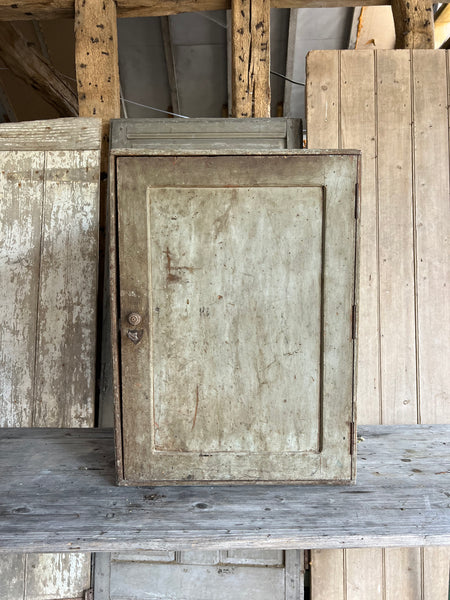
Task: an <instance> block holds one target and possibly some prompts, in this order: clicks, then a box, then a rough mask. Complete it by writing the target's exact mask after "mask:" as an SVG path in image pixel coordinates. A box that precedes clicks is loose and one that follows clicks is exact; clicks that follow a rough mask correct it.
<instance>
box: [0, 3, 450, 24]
mask: <svg viewBox="0 0 450 600" xmlns="http://www.w3.org/2000/svg"><path fill="white" fill-rule="evenodd" d="M448 1H449V0H446V2H444V3H447V2H448ZM90 4H91V3H90V2H89V5H90ZM116 4H117V16H118V17H162V16H164V15H176V14H179V13H185V12H200V11H204V10H225V9H229V8H230V7H231V0H117V3H116ZM390 4H391V0H272V1H271V8H331V7H339V6H349V7H354V6H383V5H390ZM74 14H75V8H74V0H17V2H11V0H0V21H21V20H32V19H36V20H43V19H64V18H73V17H74Z"/></svg>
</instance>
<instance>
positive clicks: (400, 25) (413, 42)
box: [392, 0, 434, 49]
mask: <svg viewBox="0 0 450 600" xmlns="http://www.w3.org/2000/svg"><path fill="white" fill-rule="evenodd" d="M392 14H393V15H394V25H395V36H396V42H395V47H396V48H397V49H402V48H411V49H418V48H423V49H433V48H434V26H433V6H432V3H431V0H392Z"/></svg>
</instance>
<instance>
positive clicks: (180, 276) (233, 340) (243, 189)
mask: <svg viewBox="0 0 450 600" xmlns="http://www.w3.org/2000/svg"><path fill="white" fill-rule="evenodd" d="M119 123H120V122H119ZM113 139H114V132H113ZM112 169H113V172H114V175H115V180H114V183H115V185H114V186H113V191H114V193H113V194H112V206H111V225H112V226H111V232H112V236H111V249H110V254H111V258H112V260H111V284H112V299H113V307H112V308H113V310H112V314H113V335H112V337H113V347H114V351H113V356H114V360H115V364H114V376H115V390H116V433H117V463H118V469H119V475H118V479H119V482H120V483H124V484H131V485H139V484H142V485H145V484H154V485H166V484H200V483H208V484H215V483H217V484H219V483H300V482H319V481H334V482H345V481H350V480H352V479H353V478H354V472H355V468H354V466H355V456H354V398H353V389H354V361H355V357H354V355H355V340H354V334H353V332H354V321H355V314H356V310H355V303H356V300H355V298H356V285H357V261H356V255H357V216H358V210H357V202H358V198H357V194H358V192H357V189H358V188H357V182H358V172H359V154H358V153H357V152H354V151H347V152H340V153H338V152H334V151H330V152H310V151H309V152H306V151H299V150H296V151H295V150H268V151H264V150H252V151H244V150H236V149H233V148H231V149H229V150H227V149H225V148H220V149H216V150H213V151H209V152H206V151H204V150H203V149H202V150H199V149H196V148H195V147H194V148H193V149H190V150H183V149H180V150H179V151H178V152H177V153H176V152H174V151H173V150H172V149H170V148H169V149H167V148H166V146H165V144H162V145H161V147H160V148H159V149H158V148H155V149H152V150H149V149H146V148H142V149H141V150H139V149H138V150H137V151H136V148H135V149H133V150H130V149H128V148H113V159H112Z"/></svg>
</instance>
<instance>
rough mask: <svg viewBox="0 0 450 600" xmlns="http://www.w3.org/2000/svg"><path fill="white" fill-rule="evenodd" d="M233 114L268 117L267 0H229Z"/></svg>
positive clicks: (268, 14) (268, 28)
mask: <svg viewBox="0 0 450 600" xmlns="http://www.w3.org/2000/svg"><path fill="white" fill-rule="evenodd" d="M231 27H232V33H231V43H232V53H231V54H232V58H231V60H232V98H233V111H232V112H233V116H234V117H239V118H242V117H263V118H264V117H270V2H269V0H233V1H232V3H231Z"/></svg>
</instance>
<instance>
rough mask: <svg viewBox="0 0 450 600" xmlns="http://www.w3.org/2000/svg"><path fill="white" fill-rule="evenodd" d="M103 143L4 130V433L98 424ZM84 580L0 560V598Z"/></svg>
mask: <svg viewBox="0 0 450 600" xmlns="http://www.w3.org/2000/svg"><path fill="white" fill-rule="evenodd" d="M100 144H101V121H99V120H98V119H78V118H75V119H56V120H50V121H31V122H26V123H8V124H2V125H1V127H0V309H1V310H0V427H92V426H93V425H94V410H95V364H96V356H95V354H96V319H97V277H98V268H97V267H98V229H99V216H98V215H99V181H100ZM42 468H43V469H45V468H46V465H44V464H43V465H42ZM90 573H91V556H90V554H80V553H75V552H74V553H65V554H2V555H1V556H0V598H2V600H3V599H5V600H55V599H56V598H71V599H73V598H80V597H81V596H84V592H85V590H87V589H88V588H89V587H90Z"/></svg>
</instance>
